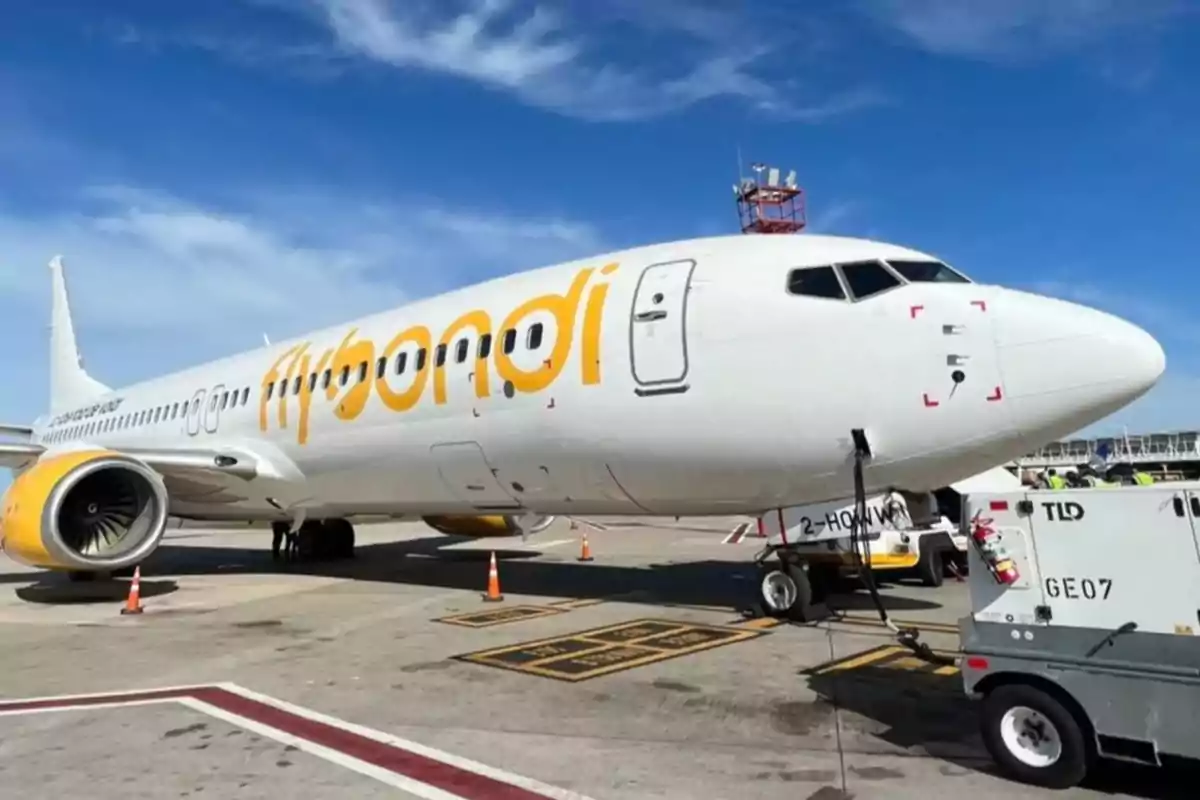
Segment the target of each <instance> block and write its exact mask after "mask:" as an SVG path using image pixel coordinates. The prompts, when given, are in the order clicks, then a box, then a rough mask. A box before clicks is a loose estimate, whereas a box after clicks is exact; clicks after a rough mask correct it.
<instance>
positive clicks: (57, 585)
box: [0, 518, 1191, 800]
mask: <svg viewBox="0 0 1200 800" xmlns="http://www.w3.org/2000/svg"><path fill="white" fill-rule="evenodd" d="M741 521H742V520H739V519H735V518H729V519H702V520H687V519H685V520H680V521H675V520H656V519H637V520H629V519H624V520H613V519H600V520H594V521H593V522H595V523H596V525H595V526H591V525H586V526H580V528H579V529H578V530H570V529H569V527H568V523H567V522H566V521H565V520H561V519H560V520H558V521H556V522H555V524H554V525H553V526H551V527H550V528H549V529H547V530H546V531H543V532H542V533H540V534H538V535H536V536H533V537H530V538H529V540H528V541H527V542H521V540H520V539H519V538H511V539H509V538H504V539H481V540H465V539H453V538H450V537H445V536H442V535H441V534H438V533H437V532H435V531H433V530H432V529H429V528H428V527H426V526H424V525H423V524H420V523H381V524H372V525H363V526H360V527H359V528H358V542H359V546H358V551H357V555H356V558H355V559H354V560H352V561H347V562H340V563H334V564H329V565H320V566H318V565H303V564H276V563H274V562H272V560H271V557H270V533H269V532H267V531H262V530H246V531H238V530H221V531H206V530H202V529H193V528H185V529H181V530H173V531H170V532H169V533H168V538H167V540H166V541H165V542H164V544H163V545H162V546H161V547H160V548H159V550H158V551H157V552H156V553H155V555H154V556H153V557H152V558H151V559H150V560H149V561H148V562H146V563H145V564H144V565H143V569H142V572H141V601H140V602H141V607H142V608H143V613H140V614H133V615H122V614H121V613H120V610H121V608H122V606H123V605H124V603H125V601H126V595H127V592H128V586H129V582H128V581H127V580H120V581H114V582H105V583H96V584H87V583H85V584H71V583H68V582H67V581H66V579H65V576H61V575H54V574H46V573H39V572H36V571H32V570H28V569H25V568H23V567H19V566H17V565H14V564H12V563H11V562H8V561H5V560H2V559H0V640H2V641H3V642H4V647H3V648H2V649H0V796H2V797H20V798H29V800H35V799H36V798H43V797H44V798H57V797H62V796H68V795H69V794H82V793H86V794H87V796H92V797H104V798H107V797H114V798H115V797H120V798H123V800H129V798H175V797H192V798H203V797H210V798H222V800H226V799H228V800H235V799H236V800H241V799H242V798H245V799H246V800H250V799H251V798H263V799H264V800H265V798H277V797H291V798H356V799H357V798H383V797H387V798H427V799H434V798H436V799H438V800H451V799H452V798H473V799H475V800H508V799H509V798H521V799H522V800H532V799H534V798H547V797H551V798H562V799H564V800H565V799H566V798H577V799H578V800H585V799H586V798H592V799H593V800H609V799H611V800H616V799H617V798H680V799H681V800H682V799H686V800H726V799H728V800H748V799H750V798H764V799H766V798H788V800H795V799H796V798H801V799H806V800H849V799H850V798H854V799H855V800H876V799H881V800H882V799H883V798H886V799H887V800H907V799H908V798H912V799H913V800H918V798H920V800H925V799H926V798H928V797H930V796H933V794H934V793H935V792H937V793H944V794H947V795H950V796H957V797H963V796H970V797H971V798H972V800H991V799H992V798H996V799H998V798H1005V799H1006V800H1010V799H1011V798H1040V797H1051V796H1053V797H1059V798H1070V799H1071V800H1074V799H1075V798H1099V797H1106V798H1123V797H1142V798H1160V797H1163V798H1165V797H1174V796H1179V795H1178V794H1175V795H1172V794H1170V793H1169V792H1170V789H1169V788H1166V787H1169V785H1170V784H1171V783H1175V784H1176V785H1186V784H1187V783H1188V782H1189V781H1190V780H1191V779H1190V778H1189V779H1188V780H1182V779H1180V780H1179V781H1172V780H1169V779H1166V778H1165V777H1164V776H1163V775H1162V774H1160V773H1159V772H1158V771H1154V770H1150V769H1145V768H1134V767H1123V766H1122V767H1118V766H1112V767H1109V766H1106V767H1105V768H1104V769H1102V770H1100V771H1099V774H1098V775H1097V777H1096V778H1095V779H1092V780H1091V782H1090V784H1089V785H1088V787H1086V788H1079V789H1073V790H1068V791H1065V792H1048V791H1041V790H1037V789H1032V788H1029V787H1025V786H1022V785H1019V784H1015V783H1012V782H1009V781H1007V780H1005V779H1003V778H1001V777H998V776H997V775H996V774H995V770H994V768H993V766H992V764H991V760H990V759H989V757H988V756H987V754H986V753H985V752H984V750H983V748H982V744H981V743H980V741H979V737H978V734H977V727H978V726H977V721H976V716H975V708H974V706H973V704H972V703H971V701H970V700H969V699H968V698H966V697H965V696H964V695H963V692H962V684H961V679H960V676H959V675H958V672H957V669H956V668H955V667H953V666H946V665H944V664H929V663H927V662H923V661H921V660H919V659H916V658H913V657H912V656H911V655H910V654H908V653H907V652H906V651H902V650H901V649H900V648H898V647H895V646H894V645H893V643H892V641H891V639H890V638H889V636H888V633H887V631H886V630H885V629H883V628H882V627H881V626H880V625H879V624H878V619H877V617H876V616H875V613H874V610H873V608H872V607H871V605H870V602H869V598H868V597H867V596H866V595H865V593H856V594H852V595H848V596H845V597H840V598H838V599H837V601H836V603H835V605H836V608H837V611H838V614H839V617H840V619H839V621H836V622H831V623H821V624H819V625H814V626H797V625H790V624H775V623H774V621H773V620H763V619H749V620H748V619H746V618H744V617H743V616H742V615H741V614H740V613H739V610H740V609H741V608H743V607H745V606H746V605H747V604H748V603H750V602H751V601H752V600H753V597H754V594H755V592H756V581H755V571H754V568H753V566H752V557H753V554H754V552H755V551H756V550H757V549H758V546H759V545H761V543H762V540H760V539H757V538H756V537H755V536H753V535H748V536H734V537H730V536H729V533H730V531H731V530H733V529H735V527H736V526H737V525H738V523H739V522H741ZM585 533H586V534H587V537H588V545H589V548H590V550H591V554H592V556H593V560H592V561H580V560H578V556H579V555H580V552H581V537H582V535H583V534H585ZM492 550H494V551H495V554H496V557H497V562H498V565H499V588H500V590H501V592H502V594H503V600H501V601H499V602H487V601H485V600H484V599H483V597H482V593H483V592H484V591H485V589H486V587H487V575H488V561H489V553H490V551H492ZM882 594H883V597H884V600H885V602H886V604H887V606H888V608H889V613H890V614H891V615H892V616H893V618H894V619H896V620H897V621H899V622H901V623H915V624H916V625H918V626H919V627H920V628H921V629H922V640H923V641H925V642H926V643H928V644H929V645H930V646H932V647H933V648H935V650H938V651H941V652H943V653H946V654H951V655H952V654H953V653H954V651H955V649H956V648H957V636H956V634H955V633H954V631H955V625H956V621H957V619H958V618H959V617H961V616H963V615H964V614H966V613H967V609H968V604H967V590H966V585H965V584H964V583H960V582H956V581H955V580H954V579H953V578H948V579H947V581H946V583H945V584H944V585H943V586H942V587H939V588H926V587H922V586H919V585H915V584H914V585H903V584H886V585H885V586H884V587H883V589H882Z"/></svg>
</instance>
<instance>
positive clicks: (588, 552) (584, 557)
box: [579, 531, 592, 561]
mask: <svg viewBox="0 0 1200 800" xmlns="http://www.w3.org/2000/svg"><path fill="white" fill-rule="evenodd" d="M579 560H580V561H591V560H592V548H591V547H588V540H587V531H584V532H583V546H582V547H581V548H580V551H579Z"/></svg>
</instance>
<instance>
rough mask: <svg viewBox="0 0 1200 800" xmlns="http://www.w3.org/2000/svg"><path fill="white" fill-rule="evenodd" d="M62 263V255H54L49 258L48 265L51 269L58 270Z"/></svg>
mask: <svg viewBox="0 0 1200 800" xmlns="http://www.w3.org/2000/svg"><path fill="white" fill-rule="evenodd" d="M62 265H63V257H62V256H60V255H56V256H54V258H52V259H50V264H49V266H50V269H51V270H55V271H57V270H60V269H62Z"/></svg>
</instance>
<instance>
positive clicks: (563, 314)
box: [495, 267, 592, 392]
mask: <svg viewBox="0 0 1200 800" xmlns="http://www.w3.org/2000/svg"><path fill="white" fill-rule="evenodd" d="M591 275H592V269H591V268H590V267H589V268H588V269H584V270H580V271H579V273H578V274H577V275H576V276H575V280H573V281H572V282H571V288H570V289H568V290H567V293H566V294H565V295H560V294H544V295H542V296H541V297H535V298H533V299H532V300H529V301H527V302H525V303H522V304H521V305H520V306H518V307H517V308H516V309H515V310H514V311H513V312H512V313H511V314H509V315H508V317H507V318H505V320H504V324H503V325H501V326H500V331H501V336H503V335H504V333H505V332H507V331H508V330H509V329H512V328H516V327H517V324H518V323H519V322H520V321H521V320H522V319H523V318H525V317H526V316H528V315H530V314H532V313H534V312H535V311H546V312H549V313H550V314H551V315H552V316H553V317H554V326H555V331H554V349H553V350H551V351H550V357H549V358H547V359H546V360H544V361H543V362H542V365H541V366H540V367H538V368H537V369H535V370H533V371H532V372H527V371H525V370H523V369H521V368H520V367H518V366H517V365H516V364H514V363H513V360H512V358H511V357H510V356H509V355H508V354H507V353H505V352H504V347H503V342H501V343H499V346H497V347H496V348H495V351H496V371H497V372H498V373H500V378H501V379H502V380H505V381H509V382H511V383H512V385H513V386H514V387H515V388H516V389H517V390H518V391H521V392H540V391H541V390H542V389H545V388H546V387H547V386H549V385H550V384H552V383H554V381H555V380H556V379H557V378H558V376H559V375H560V374H562V369H563V365H564V364H565V363H566V360H567V356H568V355H569V354H570V353H571V342H572V339H573V338H574V336H575V316H576V314H577V313H578V311H579V301H580V299H581V298H582V296H583V287H584V285H585V284H586V283H587V281H588V278H590V277H591Z"/></svg>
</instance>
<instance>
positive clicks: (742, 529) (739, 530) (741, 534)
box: [721, 522, 750, 544]
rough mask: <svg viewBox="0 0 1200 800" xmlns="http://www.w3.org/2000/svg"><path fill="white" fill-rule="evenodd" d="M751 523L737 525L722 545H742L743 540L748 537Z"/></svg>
mask: <svg viewBox="0 0 1200 800" xmlns="http://www.w3.org/2000/svg"><path fill="white" fill-rule="evenodd" d="M749 527H750V523H749V522H742V523H739V524H738V525H737V527H735V528H734V529H733V530H731V531H730V532H729V534H728V535H727V536H726V537H725V538H724V539H722V540H721V544H741V543H742V539H744V538H745V537H746V531H747V530H748V529H749Z"/></svg>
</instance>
